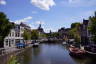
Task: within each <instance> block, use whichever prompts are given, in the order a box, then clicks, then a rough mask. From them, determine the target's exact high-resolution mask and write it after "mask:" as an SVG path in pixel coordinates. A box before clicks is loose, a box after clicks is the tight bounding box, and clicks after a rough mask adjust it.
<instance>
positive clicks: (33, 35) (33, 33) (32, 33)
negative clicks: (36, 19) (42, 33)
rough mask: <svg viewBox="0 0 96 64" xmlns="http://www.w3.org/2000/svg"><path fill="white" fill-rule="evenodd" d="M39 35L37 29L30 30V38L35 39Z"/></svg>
mask: <svg viewBox="0 0 96 64" xmlns="http://www.w3.org/2000/svg"><path fill="white" fill-rule="evenodd" d="M38 37H39V32H38V31H37V30H32V32H31V39H32V40H36V39H38Z"/></svg>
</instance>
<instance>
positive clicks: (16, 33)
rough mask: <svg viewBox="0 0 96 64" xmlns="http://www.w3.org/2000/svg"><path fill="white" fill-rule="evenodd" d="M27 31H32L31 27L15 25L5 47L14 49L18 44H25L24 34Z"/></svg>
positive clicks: (5, 41)
mask: <svg viewBox="0 0 96 64" xmlns="http://www.w3.org/2000/svg"><path fill="white" fill-rule="evenodd" d="M25 29H28V30H30V27H29V26H27V25H26V24H23V23H21V24H15V26H14V27H13V28H12V29H11V30H10V33H9V35H8V36H7V37H5V39H4V47H5V48H8V47H14V46H15V45H16V43H24V39H23V33H24V30H25Z"/></svg>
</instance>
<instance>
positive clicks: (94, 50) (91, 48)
mask: <svg viewBox="0 0 96 64" xmlns="http://www.w3.org/2000/svg"><path fill="white" fill-rule="evenodd" d="M84 49H85V50H86V53H87V55H88V56H91V57H96V45H93V44H92V45H88V46H85V48H84Z"/></svg>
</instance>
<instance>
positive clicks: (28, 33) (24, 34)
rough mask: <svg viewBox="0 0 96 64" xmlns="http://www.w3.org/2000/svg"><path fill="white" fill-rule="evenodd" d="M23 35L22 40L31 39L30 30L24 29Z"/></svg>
mask: <svg viewBox="0 0 96 64" xmlns="http://www.w3.org/2000/svg"><path fill="white" fill-rule="evenodd" d="M23 37H24V40H30V39H31V32H30V31H28V30H24V33H23Z"/></svg>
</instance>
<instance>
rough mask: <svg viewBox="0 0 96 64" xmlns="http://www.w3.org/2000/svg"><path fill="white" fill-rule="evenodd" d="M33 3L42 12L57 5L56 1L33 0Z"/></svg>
mask: <svg viewBox="0 0 96 64" xmlns="http://www.w3.org/2000/svg"><path fill="white" fill-rule="evenodd" d="M31 3H32V4H33V5H35V6H36V7H38V8H40V9H42V10H50V7H52V6H54V5H55V2H54V0H31Z"/></svg>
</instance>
